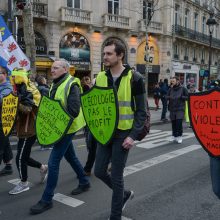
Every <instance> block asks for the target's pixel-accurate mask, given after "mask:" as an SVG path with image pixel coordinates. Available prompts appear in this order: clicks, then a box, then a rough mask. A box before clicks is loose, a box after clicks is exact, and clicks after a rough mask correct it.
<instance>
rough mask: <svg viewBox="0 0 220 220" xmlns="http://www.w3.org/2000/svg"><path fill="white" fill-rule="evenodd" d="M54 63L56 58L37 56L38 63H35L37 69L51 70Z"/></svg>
mask: <svg viewBox="0 0 220 220" xmlns="http://www.w3.org/2000/svg"><path fill="white" fill-rule="evenodd" d="M53 62H54V57H49V56H37V57H36V61H35V65H36V68H46V69H49V68H51V66H52V64H53Z"/></svg>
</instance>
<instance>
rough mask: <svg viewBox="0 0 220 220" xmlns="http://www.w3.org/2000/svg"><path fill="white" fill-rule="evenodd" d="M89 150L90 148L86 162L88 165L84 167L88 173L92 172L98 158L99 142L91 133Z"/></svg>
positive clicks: (88, 141) (89, 135)
mask: <svg viewBox="0 0 220 220" xmlns="http://www.w3.org/2000/svg"><path fill="white" fill-rule="evenodd" d="M87 135H88V136H87V148H88V152H89V153H88V157H87V161H86V165H85V167H84V170H85V171H86V172H91V170H92V167H93V165H94V162H95V157H96V149H97V142H96V140H95V138H94V137H93V136H92V134H91V132H90V131H89V132H88V134H87Z"/></svg>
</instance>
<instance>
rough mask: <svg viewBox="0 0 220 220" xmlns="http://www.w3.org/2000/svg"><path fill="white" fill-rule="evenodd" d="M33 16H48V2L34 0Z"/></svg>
mask: <svg viewBox="0 0 220 220" xmlns="http://www.w3.org/2000/svg"><path fill="white" fill-rule="evenodd" d="M33 16H34V17H41V18H47V17H48V4H46V3H42V2H33Z"/></svg>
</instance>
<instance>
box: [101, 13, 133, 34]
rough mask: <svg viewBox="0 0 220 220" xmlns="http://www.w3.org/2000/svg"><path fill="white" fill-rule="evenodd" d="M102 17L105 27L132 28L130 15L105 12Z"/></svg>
mask: <svg viewBox="0 0 220 220" xmlns="http://www.w3.org/2000/svg"><path fill="white" fill-rule="evenodd" d="M102 17H103V25H104V27H111V28H119V29H127V30H129V29H131V25H130V18H129V17H125V16H121V15H114V14H104V15H103V16H102Z"/></svg>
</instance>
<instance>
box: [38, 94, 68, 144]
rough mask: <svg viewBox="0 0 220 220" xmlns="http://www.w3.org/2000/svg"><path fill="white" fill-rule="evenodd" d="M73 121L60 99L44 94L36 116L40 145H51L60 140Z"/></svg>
mask: <svg viewBox="0 0 220 220" xmlns="http://www.w3.org/2000/svg"><path fill="white" fill-rule="evenodd" d="M71 123H72V119H71V117H70V116H69V115H68V113H66V112H65V110H64V109H63V107H62V106H61V104H60V101H56V100H52V99H50V98H48V97H46V96H43V97H42V99H41V102H40V106H39V109H38V113H37V118H36V126H35V128H36V134H37V140H38V142H39V144H40V145H43V146H50V145H53V144H54V143H56V142H58V141H59V140H60V139H61V138H62V137H63V136H64V135H65V134H66V132H67V131H68V129H69V127H70V125H71Z"/></svg>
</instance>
